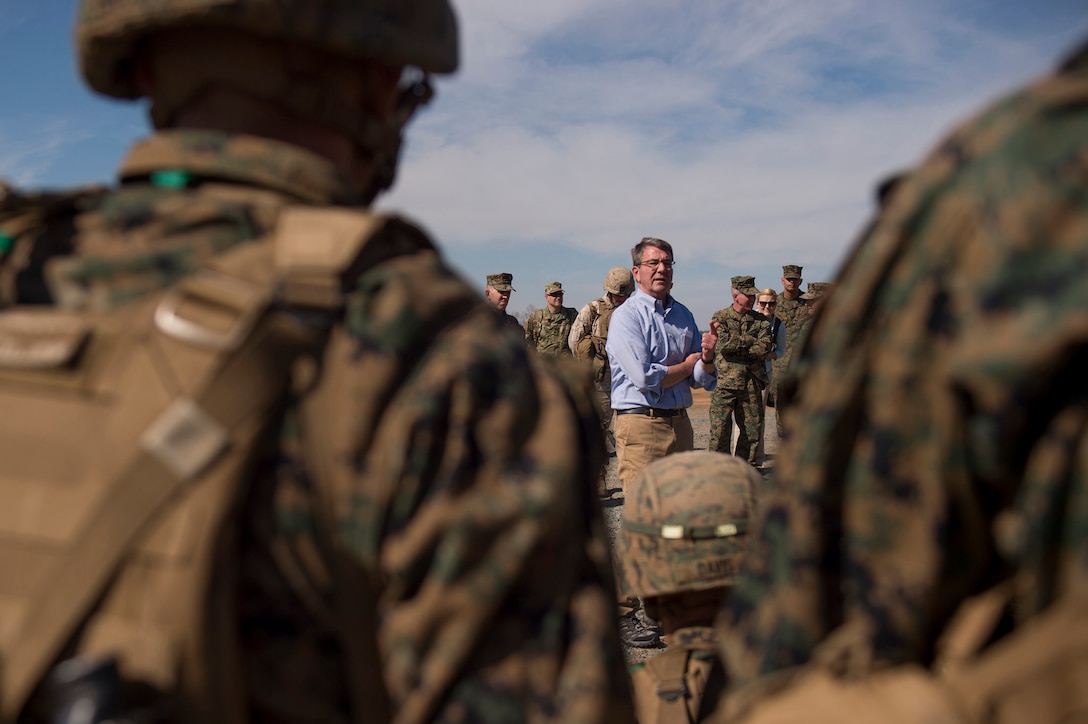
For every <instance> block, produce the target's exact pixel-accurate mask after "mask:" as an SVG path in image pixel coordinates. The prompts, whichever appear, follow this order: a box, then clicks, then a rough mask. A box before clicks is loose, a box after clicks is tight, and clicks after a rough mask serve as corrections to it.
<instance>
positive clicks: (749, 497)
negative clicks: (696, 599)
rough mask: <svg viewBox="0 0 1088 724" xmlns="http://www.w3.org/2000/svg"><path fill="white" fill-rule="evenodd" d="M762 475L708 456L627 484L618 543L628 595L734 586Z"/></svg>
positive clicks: (653, 468) (682, 460)
mask: <svg viewBox="0 0 1088 724" xmlns="http://www.w3.org/2000/svg"><path fill="white" fill-rule="evenodd" d="M760 481H761V479H760V477H759V474H758V473H757V472H756V471H755V469H754V468H753V467H752V466H751V465H749V464H748V463H747V462H745V461H744V460H742V459H740V458H738V457H734V456H732V455H725V454H722V453H717V452H710V451H707V450H698V451H691V452H683V453H675V454H673V455H668V456H667V457H664V458H661V459H660V460H657V461H656V462H653V463H651V464H650V465H648V466H646V467H645V468H643V469H642V471H641V472H639V474H638V475H637V476H636V477H635V479H634V480H633V481H631V483H630V485H628V488H627V493H626V503H625V504H624V511H623V523H622V526H621V529H620V534H619V537H618V540H617V551H616V553H617V559H618V561H617V563H618V577H619V585H620V588H621V592H622V594H623V595H631V596H657V595H661V594H668V593H680V592H683V591H701V590H705V589H708V588H715V587H718V586H728V585H731V584H732V583H733V580H734V577H735V575H736V572H737V569H738V567H739V565H740V561H741V557H742V556H743V554H744V549H745V546H746V532H747V530H748V521H749V519H750V518H751V517H752V511H753V507H754V505H755V491H756V489H757V486H758V485H759V484H760Z"/></svg>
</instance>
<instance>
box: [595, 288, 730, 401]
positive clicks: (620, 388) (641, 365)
mask: <svg viewBox="0 0 1088 724" xmlns="http://www.w3.org/2000/svg"><path fill="white" fill-rule="evenodd" d="M702 349H703V336H702V333H700V332H699V326H698V325H697V324H696V323H695V317H694V316H692V314H691V312H690V311H688V308H687V307H685V306H684V305H683V304H681V303H680V302H678V301H676V300H675V299H673V298H672V297H671V296H670V297H669V298H668V299H666V300H665V301H664V302H661V301H659V300H657V299H655V298H654V297H651V296H650V295H649V294H647V293H646V292H644V291H642V290H641V289H639V288H637V287H636V288H635V293H634V294H632V295H631V297H630V298H629V299H628V300H627V301H626V302H624V303H623V304H621V305H620V306H619V307H617V308H616V311H614V312H613V313H612V319H611V321H610V322H609V324H608V341H607V342H606V343H605V350H606V351H607V352H608V363H609V365H610V366H611V368H612V408H613V409H615V410H626V409H629V408H632V407H657V408H661V409H677V408H681V407H691V388H692V387H702V388H703V389H704V390H708V391H709V390H713V389H714V386H715V385H716V384H717V382H718V376H717V371H716V370H715V371H714V372H708V371H707V370H706V369H704V368H703V363H702V362H701V361H700V362H697V363H696V364H695V372H694V374H693V375H692V376H691V377H688V379H687V384H685V383H684V382H679V383H677V384H675V385H673V386H672V387H669V388H668V389H665V388H663V387H662V383H663V382H664V380H665V374H666V373H667V372H668V368H669V367H671V366H672V365H676V364H680V363H681V362H683V361H684V360H685V359H687V357H688V355H690V354H692V353H702Z"/></svg>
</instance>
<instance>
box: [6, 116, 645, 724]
mask: <svg viewBox="0 0 1088 724" xmlns="http://www.w3.org/2000/svg"><path fill="white" fill-rule="evenodd" d="M343 192H344V183H343V182H341V181H340V180H339V178H338V176H337V174H336V173H335V172H334V171H333V169H332V166H331V164H330V163H329V162H327V161H325V160H323V159H320V158H318V157H316V156H313V155H311V154H310V153H308V152H306V151H303V150H301V149H299V148H297V147H294V146H291V145H287V144H284V143H278V142H275V141H270V140H262V139H257V138H252V137H245V136H237V135H226V134H221V133H218V132H211V131H173V132H164V133H159V134H156V135H155V136H153V137H152V138H151V139H149V140H148V141H146V142H143V143H141V144H139V145H137V146H136V147H135V149H134V150H133V151H132V153H131V154H130V156H129V157H128V158H127V160H126V161H125V162H124V165H123V167H122V169H121V184H120V185H119V186H118V187H116V188H115V189H113V190H112V191H110V192H109V193H106V194H92V195H88V196H85V197H81V201H80V202H79V203H78V204H73V205H72V207H71V209H70V210H71V214H68V215H67V216H65V215H63V214H62V215H60V216H56V217H54V218H51V219H50V220H49V221H48V227H47V228H46V229H45V233H44V234H42V235H40V236H38V237H37V238H36V239H34V241H35V242H36V243H35V247H34V250H33V251H34V255H33V256H34V259H35V261H34V263H33V264H30V265H28V266H27V267H26V268H25V269H23V271H22V273H21V274H19V275H18V280H19V282H20V284H21V283H22V282H24V281H25V282H27V283H28V284H29V285H30V286H31V288H36V287H35V279H36V278H39V277H41V278H45V279H47V280H48V282H49V285H50V286H49V289H50V290H51V292H52V295H53V301H54V302H56V303H58V304H61V305H64V306H66V307H69V308H81V307H82V308H96V309H100V308H108V307H110V306H112V305H118V304H124V303H126V302H129V301H131V300H134V299H138V298H140V297H142V296H143V295H145V294H148V293H150V292H152V291H154V290H158V289H162V288H163V287H165V286H167V285H170V284H172V283H173V282H175V281H176V280H178V279H179V278H180V277H181V276H182V275H186V274H189V273H190V272H192V271H193V270H194V269H195V268H196V267H197V266H198V265H200V264H202V263H204V262H207V261H208V260H209V259H211V258H212V257H214V256H215V255H216V254H218V253H220V252H222V251H224V250H227V249H231V248H233V247H235V246H236V245H238V244H240V243H242V242H244V241H247V240H251V239H257V238H260V237H261V236H262V235H264V234H266V233H268V232H269V231H270V230H272V229H273V228H274V227H275V224H276V221H277V218H278V216H279V213H280V211H281V210H282V209H283V208H284V206H285V205H287V204H305V205H311V206H325V205H328V204H330V203H332V202H334V201H335V200H336V199H338V198H341V195H342V193H343ZM72 214H74V215H75V216H74V218H73V216H72ZM315 232H316V233H317V235H318V236H319V235H320V230H316V229H315ZM24 236H25V235H24ZM23 243H24V237H23V236H20V238H19V239H18V240H17V241H16V242H15V245H16V246H18V245H20V244H23ZM9 246H10V245H9ZM27 258H28V257H27V256H24V255H19V254H6V255H4V257H3V262H2V264H0V270H2V271H3V274H5V275H6V274H8V273H9V272H10V271H11V270H10V269H5V268H4V267H6V266H8V265H10V264H15V263H19V261H18V260H20V259H23V260H26V259H27ZM46 259H47V261H45V262H44V263H43V260H46ZM23 301H25V300H23ZM343 324H344V329H345V330H346V333H347V334H346V339H345V343H344V344H345V347H343V348H342V349H346V353H345V354H343V356H334V357H332V358H330V359H327V360H326V370H325V375H326V376H327V379H328V380H329V382H332V383H335V387H336V395H335V397H336V400H337V401H336V405H337V407H336V408H335V412H336V414H337V415H338V416H339V418H338V419H339V422H338V424H334V425H331V426H330V427H331V429H335V430H337V431H338V435H340V436H341V437H339V438H337V439H335V440H324V441H322V442H323V444H325V445H326V446H331V448H332V452H331V453H330V455H329V456H327V460H326V462H327V464H328V465H329V466H331V468H332V473H333V474H334V476H335V478H336V479H337V480H338V481H340V482H341V486H340V487H338V489H337V490H335V491H325V493H326V494H329V495H330V496H331V497H332V498H333V501H332V502H333V514H334V516H335V518H336V522H337V524H338V530H337V533H338V536H339V542H340V544H341V545H342V546H343V547H344V548H345V549H347V550H348V551H350V552H351V553H352V554H353V561H354V565H356V566H358V567H359V568H360V569H361V570H364V571H366V572H367V573H369V574H370V577H371V578H372V579H373V580H375V581H381V586H380V588H379V590H377V591H376V593H375V598H376V601H375V604H376V608H377V616H378V626H377V631H376V634H377V637H378V644H379V649H380V651H381V655H382V658H383V666H382V668H383V673H384V680H385V685H386V688H387V690H388V692H389V694H390V696H391V698H392V701H393V704H394V708H395V710H396V716H397V718H396V720H397V721H402V722H423V721H431V720H439V719H440V720H447V721H504V722H505V721H519V720H533V721H544V720H548V721H575V722H597V721H630V720H631V717H632V714H631V708H630V707H631V705H630V701H629V693H628V691H627V682H626V680H625V672H624V669H623V660H622V654H621V651H620V647H619V641H618V637H617V634H616V622H615V604H614V595H613V590H614V586H613V580H612V574H611V571H610V562H609V554H608V543H607V538H606V534H605V531H604V528H603V525H602V521H601V518H600V512H599V507H598V504H597V501H596V498H595V496H594V494H593V490H592V483H593V481H594V480H595V478H596V475H597V471H598V469H599V467H600V465H601V462H602V460H601V451H600V441H599V427H598V421H597V419H596V415H595V413H594V411H593V409H592V406H591V405H590V404H589V403H588V399H589V396H588V389H587V386H586V385H584V384H583V383H582V382H581V381H580V380H579V378H576V377H575V376H574V375H572V374H570V373H569V371H568V370H566V369H564V368H560V367H558V366H557V365H555V364H553V363H552V361H550V360H545V359H543V358H541V357H540V356H538V355H530V354H528V353H527V350H526V349H525V345H524V343H523V341H522V338H521V336H520V335H518V334H514V333H512V332H510V331H508V330H506V328H505V326H504V325H503V323H502V321H501V318H500V317H499V316H497V315H495V314H494V312H493V310H492V309H491V308H490V307H489V305H487V304H486V303H485V301H484V300H482V299H480V297H479V293H478V290H476V289H474V288H471V287H470V286H469V285H467V284H466V283H464V282H463V281H462V280H461V279H459V278H458V277H457V276H456V275H455V274H454V273H453V272H452V271H451V270H450V269H449V267H448V266H446V264H445V263H444V262H443V261H442V260H441V258H440V257H439V256H438V254H437V253H435V252H433V251H420V252H417V253H413V254H410V255H408V256H401V257H398V258H394V259H393V260H392V261H388V262H383V263H378V264H377V265H376V266H374V267H373V268H372V269H370V270H369V271H367V272H366V273H364V275H363V276H361V277H360V278H359V279H358V282H357V284H356V286H355V289H354V292H353V293H352V294H351V295H350V298H349V301H348V304H347V310H346V314H345V318H344V322H343ZM297 402H298V400H296V399H290V400H288V401H287V403H286V407H287V409H286V412H285V417H284V421H283V424H282V427H281V431H280V435H279V441H278V444H274V445H273V446H272V449H270V450H269V451H268V454H267V455H266V456H265V457H264V458H262V460H261V461H260V462H259V464H258V466H257V473H256V474H255V477H254V479H253V480H252V481H251V483H250V490H249V493H248V502H247V504H246V505H245V507H244V510H245V519H244V520H240V521H238V523H239V525H238V528H239V540H238V543H237V546H238V556H237V560H238V561H239V572H238V575H239V583H238V586H239V587H238V590H237V591H235V592H234V594H235V598H236V600H237V606H238V610H239V615H240V627H241V635H240V640H239V641H237V642H231V641H223V642H222V645H223V647H224V649H225V650H229V649H231V648H238V649H239V650H240V653H241V656H242V662H243V663H242V671H243V675H244V676H245V677H246V680H247V686H246V691H247V693H248V694H249V697H250V700H249V702H248V705H249V708H250V712H251V714H252V716H253V718H254V719H257V720H275V719H276V718H277V717H284V716H288V717H289V718H290V717H294V718H296V719H307V720H312V721H341V720H344V719H345V717H346V715H347V712H346V711H344V702H346V701H347V700H348V696H347V694H346V692H345V691H344V690H343V688H344V687H343V685H342V683H341V678H340V676H339V671H340V669H341V667H342V662H341V660H340V657H339V655H338V653H337V651H338V643H337V642H336V641H335V640H332V639H330V632H329V630H328V627H327V624H326V623H325V622H324V620H323V619H322V615H323V614H322V610H323V607H324V606H325V604H326V603H327V602H328V601H329V600H330V599H331V598H332V597H333V596H334V595H335V593H336V591H337V588H338V586H339V585H340V584H338V582H337V579H336V578H335V577H332V578H330V577H329V575H328V571H329V562H328V561H321V560H320V559H319V558H317V559H315V554H318V555H320V551H321V549H320V547H318V546H315V545H314V538H315V516H314V514H313V511H312V509H311V505H312V501H313V494H314V491H313V490H312V489H311V485H312V482H311V481H312V479H311V476H310V475H309V472H308V471H309V469H310V468H309V465H310V462H312V461H310V460H308V458H305V457H304V456H303V450H304V449H308V448H305V446H304V443H306V442H307V441H306V440H305V438H304V437H303V436H302V430H303V423H302V422H301V421H300V419H299V412H298V409H297V407H296V403H297ZM92 434H93V431H92ZM311 442H312V441H311ZM555 450H562V451H563V452H564V454H563V455H561V456H556V455H555V454H554V451H555ZM341 583H343V582H342V581H341ZM228 595H229V594H228ZM285 712H291V713H290V714H289V715H287V714H285Z"/></svg>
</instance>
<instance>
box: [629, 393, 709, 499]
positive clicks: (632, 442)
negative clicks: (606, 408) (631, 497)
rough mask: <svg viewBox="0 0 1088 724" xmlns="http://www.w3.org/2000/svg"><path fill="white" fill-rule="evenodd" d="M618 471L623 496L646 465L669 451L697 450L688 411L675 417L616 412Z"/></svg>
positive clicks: (683, 411)
mask: <svg viewBox="0 0 1088 724" xmlns="http://www.w3.org/2000/svg"><path fill="white" fill-rule="evenodd" d="M615 426H616V461H617V463H618V468H617V470H616V474H617V475H618V476H619V479H620V486H621V487H622V488H623V492H624V496H626V495H627V484H628V483H629V482H631V481H632V480H634V479H635V476H636V475H638V472H639V471H640V470H642V469H643V468H644V467H646V466H647V465H649V464H650V463H652V462H653V461H654V460H659V459H661V458H663V457H665V456H666V455H668V454H670V453H676V452H685V451H687V450H694V449H695V436H694V433H693V432H692V429H691V420H689V419H688V413H687V410H681V411H680V414H678V415H674V416H673V417H649V416H647V415H634V414H631V415H616V417H615Z"/></svg>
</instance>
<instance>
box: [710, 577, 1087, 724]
mask: <svg viewBox="0 0 1088 724" xmlns="http://www.w3.org/2000/svg"><path fill="white" fill-rule="evenodd" d="M1010 591H1011V587H1010V586H1002V587H999V588H997V589H994V590H992V591H990V592H988V593H986V594H983V595H982V596H979V597H977V598H975V599H972V600H970V601H968V602H966V603H965V604H964V605H963V606H962V607H961V609H960V611H959V612H958V613H957V616H956V617H955V618H954V620H953V621H952V623H951V624H950V625H949V627H948V628H947V630H946V632H945V635H944V637H943V638H942V641H941V647H940V650H941V653H940V656H939V658H938V661H937V663H936V664H935V666H934V668H933V670H932V671H930V670H926V669H924V668H922V667H920V666H916V665H904V666H896V667H891V668H887V669H883V670H876V671H874V672H871V673H867V674H864V675H860V676H858V677H856V678H851V677H849V676H847V677H843V676H836V675H833V674H832V667H829V666H827V664H828V663H829V662H828V661H826V660H817V661H816V662H814V664H813V665H812V666H810V667H808V668H807V669H806V670H804V671H803V672H801V673H800V674H799V675H798V678H797V679H796V680H795V681H792V682H791V683H790V685H789V687H788V688H787V689H786V690H785V691H784V693H782V694H781V695H778V696H772V697H769V698H765V699H761V700H760V701H759V702H758V703H756V704H755V705H754V706H752V707H750V708H749V707H748V706H747V705H746V704H745V702H744V697H743V696H733V697H732V698H731V699H730V700H728V701H727V702H726V705H725V706H723V707H720V708H719V710H718V712H716V719H715V720H716V721H722V722H742V723H743V724H786V723H787V722H804V723H805V724H851V723H853V722H856V723H857V724H863V723H864V724H869V723H871V722H889V723H892V724H1028V723H1030V724H1080V723H1084V722H1088V591H1086V590H1083V589H1082V590H1079V591H1074V592H1071V593H1068V594H1066V595H1065V596H1063V597H1061V598H1060V599H1059V600H1058V601H1056V602H1055V603H1054V604H1053V605H1052V606H1051V607H1050V608H1048V609H1047V610H1046V611H1044V612H1043V613H1042V614H1041V615H1039V616H1037V617H1035V618H1033V619H1031V620H1029V621H1027V622H1026V623H1025V624H1024V625H1022V626H1021V627H1019V628H1017V629H1016V630H1015V631H1013V632H1012V633H1011V634H1008V635H1006V636H1005V637H1003V638H1001V639H999V640H998V641H996V642H995V643H993V644H991V645H990V646H988V647H985V648H983V647H984V645H985V643H986V642H987V641H988V640H989V639H990V637H991V636H992V633H993V631H994V629H995V627H996V626H997V623H998V621H999V619H1000V618H1001V614H1002V612H1003V611H1004V610H1005V609H1006V606H1007V604H1008V602H1009V601H1010V598H1011V596H1010ZM849 633H850V632H849V630H848V629H840V631H839V632H838V637H839V639H840V641H842V640H847V639H850V638H851V636H850V635H849ZM844 634H845V635H844ZM835 637H836V635H835V634H833V635H832V637H829V639H828V642H835V641H834V640H835ZM847 648H849V646H847ZM818 653H825V652H818ZM832 658H833V657H832Z"/></svg>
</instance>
